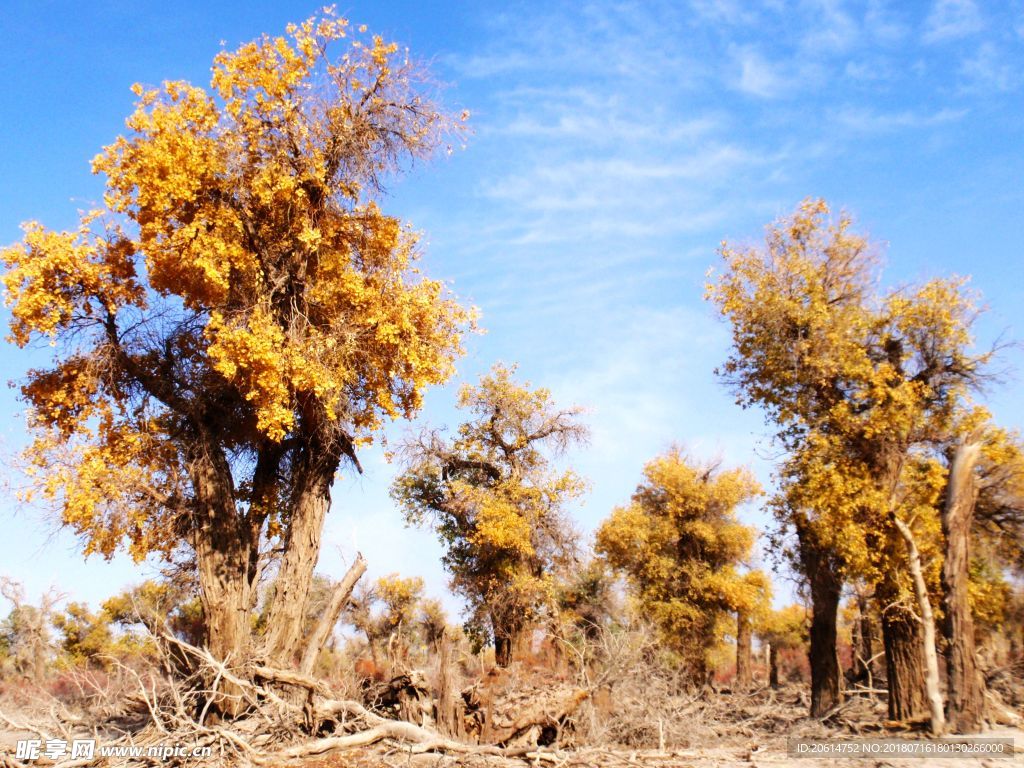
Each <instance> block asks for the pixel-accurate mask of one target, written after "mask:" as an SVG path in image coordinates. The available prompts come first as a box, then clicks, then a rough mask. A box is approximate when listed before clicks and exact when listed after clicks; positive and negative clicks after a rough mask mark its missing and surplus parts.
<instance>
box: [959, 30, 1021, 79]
mask: <svg viewBox="0 0 1024 768" xmlns="http://www.w3.org/2000/svg"><path fill="white" fill-rule="evenodd" d="M960 75H961V77H962V78H963V80H964V90H966V91H997V92H1007V91H1012V90H1015V89H1016V88H1017V87H1018V86H1019V85H1020V83H1021V76H1020V70H1019V69H1018V68H1017V67H1016V66H1013V65H1011V64H1010V63H1009V62H1008V61H1006V59H1005V57H1004V56H1003V54H1002V53H1001V52H1000V50H999V49H998V48H997V47H996V46H995V44H993V43H991V42H988V41H986V42H984V43H982V44H981V45H980V46H979V47H978V51H977V53H975V55H974V56H972V57H970V58H968V59H965V60H964V61H963V63H962V64H961V65H960Z"/></svg>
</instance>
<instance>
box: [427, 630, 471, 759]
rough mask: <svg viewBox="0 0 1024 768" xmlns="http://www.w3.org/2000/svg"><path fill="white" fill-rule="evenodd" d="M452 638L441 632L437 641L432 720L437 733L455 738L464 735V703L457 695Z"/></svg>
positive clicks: (461, 737) (460, 737) (462, 737)
mask: <svg viewBox="0 0 1024 768" xmlns="http://www.w3.org/2000/svg"><path fill="white" fill-rule="evenodd" d="M452 646H453V643H452V638H451V636H450V635H449V634H448V632H447V631H445V632H442V633H441V637H440V638H439V640H438V643H437V649H436V650H437V678H436V679H437V687H436V689H435V690H434V722H435V723H436V724H437V730H438V732H439V733H441V734H443V735H445V736H451V737H452V738H455V739H464V738H465V737H466V719H465V712H466V708H465V704H464V703H463V700H462V696H461V695H459V689H458V686H457V674H454V675H453V672H454V671H455V664H454V663H453V661H452V650H453V648H452Z"/></svg>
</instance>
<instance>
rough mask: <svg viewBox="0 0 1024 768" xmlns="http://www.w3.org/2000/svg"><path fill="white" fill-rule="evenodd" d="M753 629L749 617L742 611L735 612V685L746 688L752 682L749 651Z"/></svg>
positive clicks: (742, 688) (741, 688)
mask: <svg viewBox="0 0 1024 768" xmlns="http://www.w3.org/2000/svg"><path fill="white" fill-rule="evenodd" d="M752 634H753V631H752V629H751V626H750V617H749V616H747V614H746V613H745V612H743V611H738V612H737V613H736V687H737V688H738V689H740V690H748V689H749V688H750V686H751V684H752V683H753V673H752V670H751V659H750V651H751V644H752Z"/></svg>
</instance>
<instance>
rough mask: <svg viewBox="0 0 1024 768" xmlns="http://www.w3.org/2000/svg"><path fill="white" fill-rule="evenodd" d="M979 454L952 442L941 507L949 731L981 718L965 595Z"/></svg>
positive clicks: (971, 728)
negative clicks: (954, 445) (951, 456)
mask: <svg viewBox="0 0 1024 768" xmlns="http://www.w3.org/2000/svg"><path fill="white" fill-rule="evenodd" d="M980 458H981V444H980V443H979V442H976V441H970V440H968V441H965V442H963V443H961V444H960V445H959V446H957V450H956V453H955V454H954V457H953V463H952V465H951V466H950V470H949V482H948V484H947V486H946V501H945V505H944V506H943V510H942V533H943V535H944V536H945V539H946V553H945V555H946V556H945V560H944V561H943V564H942V587H943V607H944V609H945V610H944V617H943V625H942V626H943V634H944V635H945V638H946V678H947V682H948V686H949V725H950V730H951V731H952V732H953V733H975V732H977V731H979V730H981V727H982V724H983V721H984V710H985V683H984V678H983V677H982V674H981V670H980V669H979V668H978V662H977V653H976V650H975V644H974V620H973V618H972V616H971V604H970V597H969V595H968V583H969V581H970V531H971V521H972V519H973V517H974V505H975V502H976V499H977V487H976V485H975V482H974V469H975V467H976V465H977V463H978V460H979V459H980Z"/></svg>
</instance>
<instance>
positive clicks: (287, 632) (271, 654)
mask: <svg viewBox="0 0 1024 768" xmlns="http://www.w3.org/2000/svg"><path fill="white" fill-rule="evenodd" d="M340 461H341V456H340V451H339V449H337V448H333V449H327V448H325V447H324V446H321V445H319V444H318V442H317V441H311V444H310V445H309V446H307V447H305V448H304V449H303V457H302V458H301V459H300V465H299V468H298V471H297V477H296V482H295V490H294V492H293V494H292V498H291V500H290V504H289V515H288V521H287V529H286V534H285V541H284V553H283V555H282V557H281V564H280V569H279V571H278V574H277V578H276V579H275V580H274V600H273V603H271V606H270V610H269V612H268V615H267V633H266V636H265V638H264V653H265V655H266V658H267V661H268V663H270V664H272V665H276V666H283V667H290V666H292V664H294V663H295V661H296V656H298V655H299V654H300V653H301V651H302V648H303V645H302V639H303V634H304V627H303V623H304V620H305V615H306V600H307V598H308V597H309V587H310V585H311V584H312V582H313V571H314V569H315V568H316V564H317V560H319V558H320V537H321V534H322V533H323V527H324V518H325V517H326V515H327V511H328V510H329V509H330V506H331V484H332V482H333V480H334V473H335V472H336V471H337V469H338V466H339V464H340Z"/></svg>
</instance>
